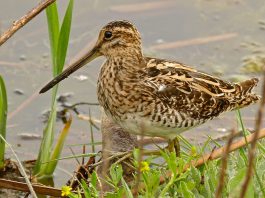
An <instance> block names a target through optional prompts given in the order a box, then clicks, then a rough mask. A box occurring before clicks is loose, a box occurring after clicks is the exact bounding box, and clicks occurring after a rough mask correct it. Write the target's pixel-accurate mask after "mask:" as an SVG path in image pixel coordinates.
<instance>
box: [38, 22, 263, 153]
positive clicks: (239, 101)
mask: <svg viewBox="0 0 265 198" xmlns="http://www.w3.org/2000/svg"><path fill="white" fill-rule="evenodd" d="M99 56H105V57H106V59H107V60H106V61H105V63H104V64H103V65H102V67H101V70H100V74H99V77H98V82H97V95H98V101H99V103H100V105H101V106H102V107H103V108H104V111H105V113H106V114H107V116H108V117H109V118H110V119H112V120H113V121H114V122H115V123H117V124H118V125H119V126H121V127H122V128H123V129H124V130H125V131H127V132H129V133H134V134H144V135H146V136H158V137H164V138H167V139H168V140H169V141H170V142H171V145H172V142H174V141H173V140H174V138H175V137H176V136H177V135H178V134H180V133H181V132H183V131H186V130H188V129H190V128H193V127H195V126H198V125H201V124H203V123H205V122H206V121H207V120H211V119H213V118H214V117H217V116H218V115H220V114H221V113H223V112H226V111H231V110H235V109H238V108H242V107H245V106H248V105H250V104H253V103H255V102H257V101H258V100H259V96H257V95H256V94H254V93H252V92H251V91H252V89H253V87H255V86H256V85H257V83H258V79H256V78H253V79H250V80H246V81H244V82H241V83H230V82H227V81H224V80H222V79H220V78H218V77H214V76H211V75H209V74H206V73H203V72H201V71H198V70H197V69H194V68H192V67H190V66H188V65H185V64H182V63H180V62H176V61H171V60H165V59H160V58H153V57H146V56H144V55H143V53H142V42H141V36H140V33H139V32H138V31H137V29H136V28H135V26H134V25H133V24H131V23H130V22H128V21H113V22H110V23H108V24H107V25H106V26H105V27H103V28H102V29H101V31H100V33H99V36H98V40H97V42H96V44H95V46H94V47H93V48H92V49H91V50H90V51H89V52H87V53H86V54H85V55H84V56H83V57H82V58H81V59H79V60H78V61H77V62H75V63H74V64H72V65H71V66H69V67H68V68H67V69H65V70H64V71H63V72H62V73H61V74H60V75H58V76H57V77H55V78H54V79H53V80H52V81H51V82H50V83H48V84H47V85H46V86H45V87H44V88H43V89H42V90H41V91H40V93H43V92H46V91H47V90H49V89H50V88H51V87H53V86H54V85H55V84H57V83H59V82H60V81H61V80H63V79H65V78H67V77H68V76H69V75H70V74H71V73H73V72H74V71H76V70H77V69H79V68H81V67H82V66H84V65H85V64H87V63H88V62H90V61H92V60H93V59H95V58H96V57H99ZM171 148H174V147H172V146H171Z"/></svg>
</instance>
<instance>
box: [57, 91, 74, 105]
mask: <svg viewBox="0 0 265 198" xmlns="http://www.w3.org/2000/svg"><path fill="white" fill-rule="evenodd" d="M73 95H74V93H73V92H66V93H63V94H61V95H59V96H58V97H57V102H59V103H66V102H67V101H68V99H69V98H72V97H73Z"/></svg>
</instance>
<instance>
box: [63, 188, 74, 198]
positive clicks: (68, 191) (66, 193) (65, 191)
mask: <svg viewBox="0 0 265 198" xmlns="http://www.w3.org/2000/svg"><path fill="white" fill-rule="evenodd" d="M71 190H72V188H71V187H69V186H62V194H61V195H62V197H64V196H68V195H70V194H71Z"/></svg>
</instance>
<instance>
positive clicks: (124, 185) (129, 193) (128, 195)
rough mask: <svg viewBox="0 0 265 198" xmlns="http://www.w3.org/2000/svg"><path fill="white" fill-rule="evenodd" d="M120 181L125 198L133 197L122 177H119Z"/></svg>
mask: <svg viewBox="0 0 265 198" xmlns="http://www.w3.org/2000/svg"><path fill="white" fill-rule="evenodd" d="M121 183H122V185H123V187H124V189H125V194H126V197H127V198H133V194H132V191H131V190H130V188H129V186H128V185H127V183H126V181H125V180H124V179H123V178H121Z"/></svg>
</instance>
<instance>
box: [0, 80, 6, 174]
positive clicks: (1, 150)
mask: <svg viewBox="0 0 265 198" xmlns="http://www.w3.org/2000/svg"><path fill="white" fill-rule="evenodd" d="M6 118H7V94H6V87H5V82H4V79H3V78H2V76H1V75H0V135H1V136H2V137H3V138H4V139H5V138H6ZM4 160H5V142H4V141H3V140H2V139H0V170H1V169H2V168H3V167H4Z"/></svg>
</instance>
